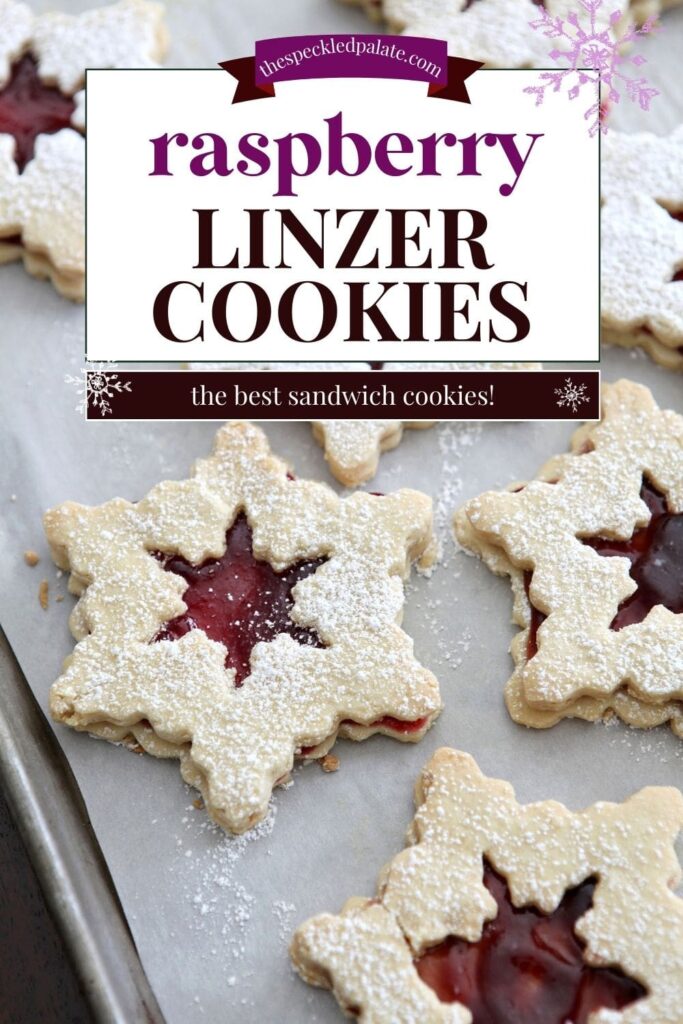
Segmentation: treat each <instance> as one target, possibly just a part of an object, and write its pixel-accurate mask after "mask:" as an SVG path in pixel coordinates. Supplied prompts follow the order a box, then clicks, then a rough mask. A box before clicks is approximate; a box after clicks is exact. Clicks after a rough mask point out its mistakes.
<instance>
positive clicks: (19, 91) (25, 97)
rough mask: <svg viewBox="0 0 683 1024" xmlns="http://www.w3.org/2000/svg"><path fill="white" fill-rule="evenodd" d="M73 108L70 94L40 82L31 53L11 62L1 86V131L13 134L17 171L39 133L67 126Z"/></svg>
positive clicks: (54, 130) (3, 133) (32, 147)
mask: <svg viewBox="0 0 683 1024" xmlns="http://www.w3.org/2000/svg"><path fill="white" fill-rule="evenodd" d="M75 108H76V104H75V103H74V101H73V100H72V99H71V97H70V96H64V95H63V94H62V93H61V92H60V91H59V89H55V88H54V87H53V86H49V85H45V84H44V83H43V82H41V80H40V78H39V77H38V66H37V64H36V62H35V60H34V59H33V57H32V56H31V55H30V54H26V56H24V57H21V58H20V59H19V60H18V61H17V62H16V64H14V65H13V67H12V71H11V73H10V78H9V81H8V82H7V84H6V85H5V87H4V88H3V89H0V134H2V135H13V136H14V139H15V143H16V145H15V150H14V158H15V160H16V163H17V166H18V168H19V170H20V171H23V169H24V167H25V166H26V164H27V163H28V162H29V160H30V159H31V157H32V156H33V150H34V147H35V142H36V138H37V137H38V135H52V134H53V132H58V131H59V130H60V129H61V128H68V127H69V125H70V124H71V115H72V114H73V112H74V110H75Z"/></svg>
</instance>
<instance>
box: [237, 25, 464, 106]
mask: <svg viewBox="0 0 683 1024" xmlns="http://www.w3.org/2000/svg"><path fill="white" fill-rule="evenodd" d="M481 66H482V65H481V63H480V62H479V61H475V60H466V59H465V58H464V57H449V56H448V52H447V46H446V42H445V41H444V40H443V39H427V38H423V37H422V36H387V35H367V36H364V35H361V36H355V35H315V36H285V37H283V38H278V39H261V40H257V42H256V49H255V56H254V57H239V58H237V59H235V60H226V61H221V62H220V64H219V67H222V68H223V69H224V70H225V71H227V72H228V74H230V75H232V76H233V77H234V78H236V79H237V89H236V91H235V95H234V97H233V103H242V102H244V101H245V100H255V99H265V98H266V97H268V96H274V95H275V88H274V86H275V83H276V82H289V81H295V80H300V79H314V78H394V79H402V80H408V81H415V82H426V83H427V85H428V87H429V88H428V95H429V96H435V97H437V98H439V99H449V100H455V101H456V102H458V103H469V102H470V98H469V95H468V93H467V86H466V84H465V80H466V79H467V78H469V77H470V75H473V74H474V72H475V71H476V70H477V69H478V68H480V67H481Z"/></svg>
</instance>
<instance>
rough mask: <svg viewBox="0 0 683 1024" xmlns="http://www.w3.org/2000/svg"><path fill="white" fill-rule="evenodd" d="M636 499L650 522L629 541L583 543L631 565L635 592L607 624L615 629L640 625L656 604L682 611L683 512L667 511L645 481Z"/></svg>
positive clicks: (662, 499)
mask: <svg viewBox="0 0 683 1024" xmlns="http://www.w3.org/2000/svg"><path fill="white" fill-rule="evenodd" d="M640 497H641V498H642V500H643V501H644V502H645V504H646V505H647V507H648V508H649V510H650V522H649V523H648V524H647V526H644V527H643V528H642V529H640V530H636V532H635V533H634V534H633V536H632V537H631V539H630V540H625V541H615V540H607V539H606V538H603V537H589V538H587V539H586V540H584V544H588V545H589V547H592V548H593V550H594V551H597V552H598V554H599V555H605V556H613V555H615V556H619V557H621V558H624V557H625V558H628V559H629V561H630V562H631V576H632V577H633V579H634V580H635V581H636V583H637V584H638V589H637V590H636V591H635V593H633V594H631V596H630V597H628V598H627V599H626V600H625V601H624V602H623V603H622V604H621V606H620V607H619V610H618V612H617V614H616V615H615V617H614V619H613V621H612V624H611V629H615V630H619V629H623V628H624V626H632V625H633V624H634V623H636V622H642V621H643V619H644V618H645V617H646V616H647V615H648V614H649V613H650V612H651V611H652V609H653V608H654V607H655V606H656V605H658V604H661V605H664V607H665V608H668V609H669V611H670V612H674V614H677V615H680V614H681V612H683V513H674V512H669V510H668V506H667V503H666V498H665V496H664V495H663V494H662V493H661V492H660V491H658V490H657V489H656V488H655V487H653V485H652V484H651V483H650V482H649V481H648V480H643V486H642V488H641V491H640Z"/></svg>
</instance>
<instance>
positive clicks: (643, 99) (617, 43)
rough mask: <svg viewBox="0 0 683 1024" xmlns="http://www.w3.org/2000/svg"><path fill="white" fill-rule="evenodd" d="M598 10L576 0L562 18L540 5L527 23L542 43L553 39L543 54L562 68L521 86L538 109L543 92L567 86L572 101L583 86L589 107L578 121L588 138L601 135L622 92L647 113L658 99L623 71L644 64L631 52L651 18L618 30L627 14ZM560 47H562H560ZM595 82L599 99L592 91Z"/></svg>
mask: <svg viewBox="0 0 683 1024" xmlns="http://www.w3.org/2000/svg"><path fill="white" fill-rule="evenodd" d="M603 8H604V0H578V4H577V9H576V10H574V11H570V12H569V14H568V15H567V18H566V20H565V19H564V18H561V17H554V16H553V15H551V14H550V13H549V12H548V11H547V10H546V9H545V7H540V8H539V17H538V19H536V20H535V21H531V22H529V24H530V25H531V27H532V28H533V29H535V30H536V31H538V32H542V33H543V34H544V35H545V36H546V37H547V38H548V39H556V40H558V44H557V45H556V46H555V47H554V49H552V50H551V51H550V53H549V56H550V58H551V59H552V60H553V61H555V63H556V64H557V63H560V62H564V63H566V67H564V68H561V69H558V70H557V71H543V72H541V74H540V75H539V80H540V84H539V85H530V86H527V87H526V88H525V89H524V92H528V93H531V94H532V95H534V96H535V97H536V106H540V105H541V104H542V103H543V101H544V100H545V97H546V94H547V92H548V91H550V92H560V91H561V90H562V89H563V88H565V87H567V96H568V98H569V99H570V100H575V99H577V97H579V96H580V95H581V94H582V90H583V88H584V86H588V87H589V90H590V95H591V103H590V106H589V107H588V109H587V110H586V112H585V113H584V118H585V119H586V121H588V122H589V125H588V131H589V133H590V134H591V135H595V134H596V133H597V132H602V133H603V134H605V133H606V132H607V125H606V121H605V117H606V113H607V109H608V107H609V106H610V105H611V104H615V103H619V101H620V100H621V96H622V92H623V93H625V94H626V96H627V97H628V99H630V100H631V101H632V102H634V103H638V105H639V106H640V108H641V110H649V108H650V102H651V100H653V99H654V97H655V96H658V95H659V92H658V91H657V89H654V88H653V87H652V86H650V85H649V84H648V82H647V79H646V78H643V77H642V76H639V75H635V76H631V75H629V74H628V73H627V69H628V68H629V67H632V68H640V67H642V65H643V64H646V63H647V61H646V59H645V57H642V56H641V55H640V54H638V53H634V52H633V44H634V43H635V42H636V40H637V39H638V36H641V35H647V34H648V33H649V32H652V31H654V29H655V28H656V27H657V21H656V18H654V17H651V18H648V19H647V20H646V21H645V22H644V24H643V25H641V26H640V28H638V27H636V26H635V25H633V24H628V25H627V27H626V28H625V29H622V28H621V27H620V26H622V25H623V24H624V22H625V20H627V19H628V16H627V15H624V14H623V13H622V12H621V11H619V10H615V11H612V13H611V14H610V15H609V16H607V15H606V14H605V12H604V10H603ZM562 45H564V49H560V47H561V46H562ZM596 83H599V85H600V93H601V95H600V93H598V92H597V91H596V89H595V85H596Z"/></svg>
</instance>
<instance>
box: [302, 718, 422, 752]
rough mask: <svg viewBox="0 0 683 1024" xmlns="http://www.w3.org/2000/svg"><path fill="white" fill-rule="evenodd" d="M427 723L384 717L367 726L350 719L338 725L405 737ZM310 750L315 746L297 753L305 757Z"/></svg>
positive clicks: (420, 719) (419, 719)
mask: <svg viewBox="0 0 683 1024" xmlns="http://www.w3.org/2000/svg"><path fill="white" fill-rule="evenodd" d="M428 721H429V718H428V716H425V717H424V718H414V719H413V720H412V721H411V720H410V719H407V718H394V717H393V716H392V715H384V716H383V717H382V718H377V719H376V720H375V721H374V722H370V724H369V725H367V726H363V725H362V722H354V721H353V719H352V718H345V719H344V720H343V721H342V722H341V723H340V725H360V726H361V727H363V728H366V729H391V731H392V732H399V733H402V734H404V735H406V734H409V733H411V732H420V730H421V729H424V727H425V726H426V725H427V722H428ZM312 750H315V746H312V747H302V748H301V750H300V751H299V753H300V754H301V756H302V757H306V756H307V755H308V754H310V752H311V751H312Z"/></svg>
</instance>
